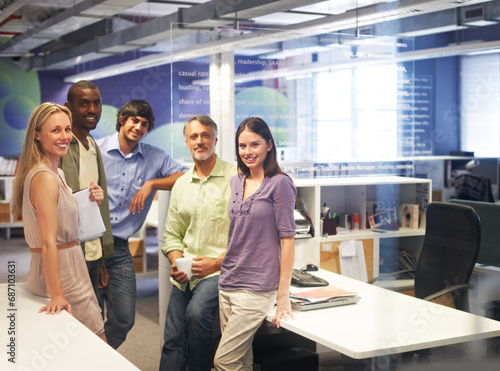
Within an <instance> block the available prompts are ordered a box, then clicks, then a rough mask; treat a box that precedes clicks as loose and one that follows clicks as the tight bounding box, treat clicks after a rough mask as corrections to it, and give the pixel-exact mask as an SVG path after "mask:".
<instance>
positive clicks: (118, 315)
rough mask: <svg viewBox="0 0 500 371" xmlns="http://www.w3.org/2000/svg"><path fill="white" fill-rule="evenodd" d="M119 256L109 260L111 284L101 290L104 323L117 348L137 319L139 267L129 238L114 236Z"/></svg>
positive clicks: (109, 342) (107, 334) (100, 298)
mask: <svg viewBox="0 0 500 371" xmlns="http://www.w3.org/2000/svg"><path fill="white" fill-rule="evenodd" d="M114 250H115V255H114V256H113V257H112V258H108V259H106V269H107V270H108V273H109V284H108V287H107V288H105V289H100V290H99V305H100V306H101V310H102V313H103V315H104V309H105V308H106V315H107V317H108V319H107V320H106V322H105V323H104V330H105V331H106V339H107V340H108V344H109V345H110V346H111V347H113V348H114V349H117V348H118V347H119V346H120V345H121V344H122V343H123V342H124V341H125V338H126V337H127V334H128V332H129V331H130V329H131V328H132V327H133V326H134V322H135V296H136V284H135V269H134V263H133V262H132V256H131V255H130V250H129V247H128V241H127V240H123V239H121V238H118V237H114Z"/></svg>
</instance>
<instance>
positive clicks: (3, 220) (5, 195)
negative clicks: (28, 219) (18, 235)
mask: <svg viewBox="0 0 500 371" xmlns="http://www.w3.org/2000/svg"><path fill="white" fill-rule="evenodd" d="M13 182H14V177H11V176H2V177H0V194H1V195H2V198H1V199H0V228H6V230H7V239H9V238H10V228H19V227H22V226H23V223H22V222H15V221H14V218H13V217H12V206H11V201H12V184H13Z"/></svg>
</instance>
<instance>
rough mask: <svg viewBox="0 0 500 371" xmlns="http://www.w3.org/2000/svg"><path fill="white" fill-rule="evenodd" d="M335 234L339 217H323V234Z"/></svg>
mask: <svg viewBox="0 0 500 371" xmlns="http://www.w3.org/2000/svg"><path fill="white" fill-rule="evenodd" d="M325 234H327V235H329V236H333V235H335V234H337V218H325V219H323V235H325Z"/></svg>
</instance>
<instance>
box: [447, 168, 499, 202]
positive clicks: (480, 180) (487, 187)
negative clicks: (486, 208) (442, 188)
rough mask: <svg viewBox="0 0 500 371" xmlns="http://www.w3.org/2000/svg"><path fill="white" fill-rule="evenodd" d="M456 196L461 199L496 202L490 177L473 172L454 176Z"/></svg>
mask: <svg viewBox="0 0 500 371" xmlns="http://www.w3.org/2000/svg"><path fill="white" fill-rule="evenodd" d="M453 186H454V187H455V196H454V198H457V199H460V200H472V201H484V202H494V199H493V192H492V190H491V181H490V179H489V178H487V177H485V176H482V175H478V174H473V173H463V174H458V175H456V176H455V177H454V178H453Z"/></svg>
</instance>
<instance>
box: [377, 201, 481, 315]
mask: <svg viewBox="0 0 500 371" xmlns="http://www.w3.org/2000/svg"><path fill="white" fill-rule="evenodd" d="M480 242H481V224H480V221H479V217H478V216H477V213H476V212H475V211H474V209H473V208H471V207H469V206H465V205H458V204H449V203H443V202H432V203H431V204H430V205H429V207H428V208H427V215H426V229H425V237H424V243H423V246H422V250H421V252H420V256H419V258H418V261H417V267H416V269H415V270H412V269H406V270H402V271H397V272H393V273H389V274H385V275H382V276H379V277H377V278H374V279H373V280H371V281H369V283H373V282H376V281H378V280H380V279H384V278H387V277H391V276H395V275H399V274H402V273H407V272H412V271H414V272H415V296H416V297H417V298H420V299H424V300H434V299H436V298H438V297H440V296H442V295H445V294H448V293H451V294H452V295H453V302H454V306H455V307H456V308H457V309H460V310H464V311H469V301H468V295H467V291H466V290H467V289H468V288H470V287H471V285H470V284H469V280H470V277H471V274H472V270H473V269H474V265H475V264H476V260H477V257H478V254H479V246H480Z"/></svg>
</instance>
